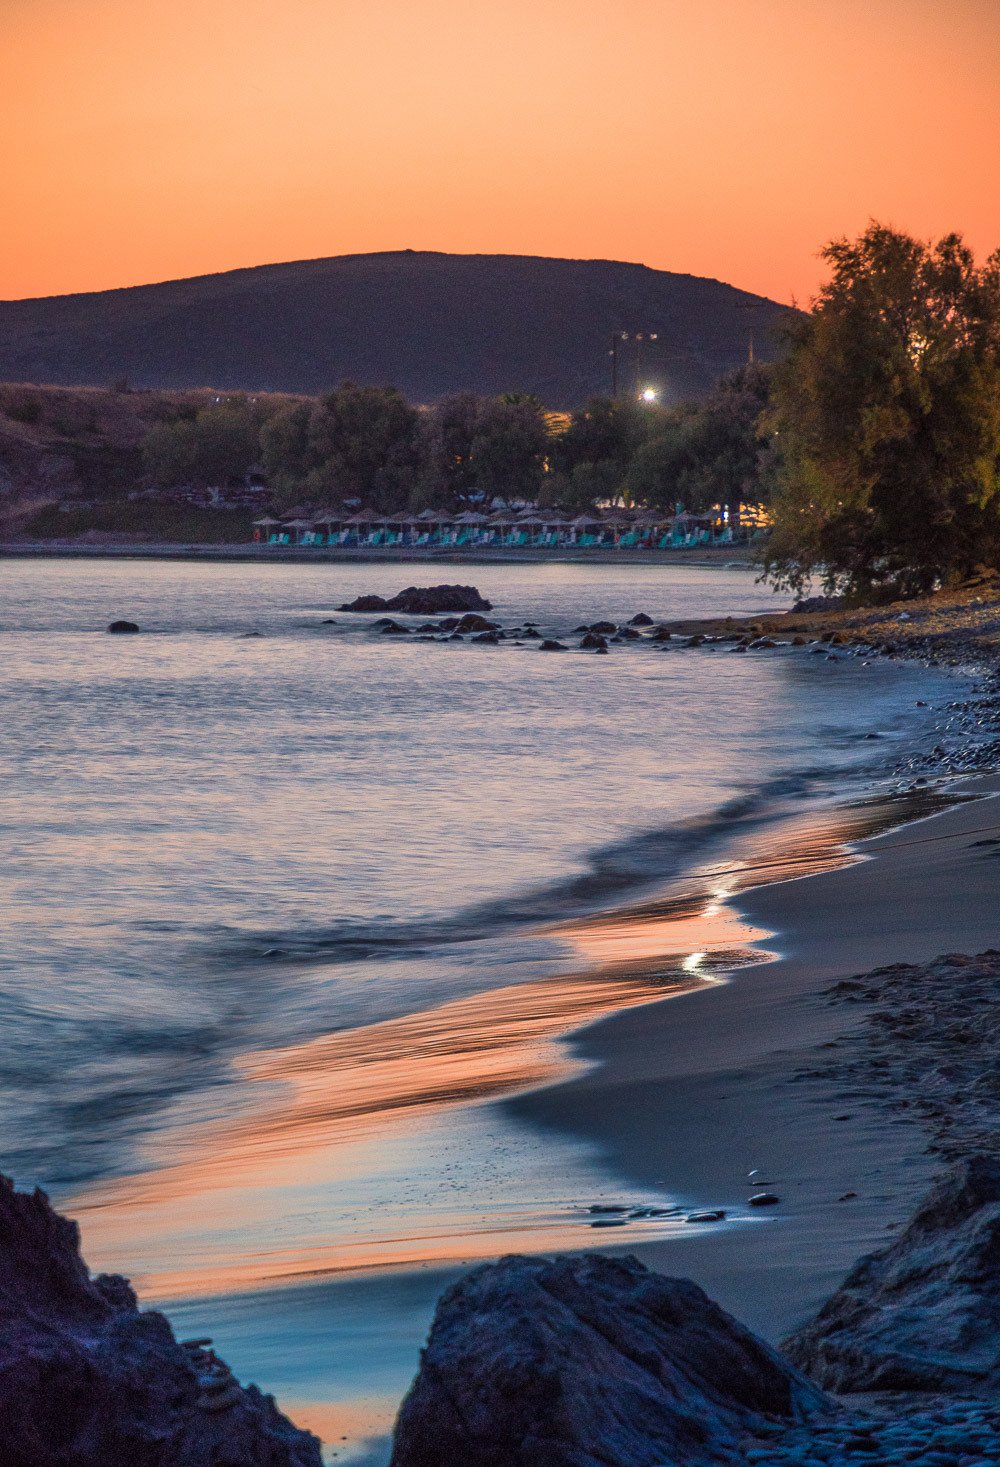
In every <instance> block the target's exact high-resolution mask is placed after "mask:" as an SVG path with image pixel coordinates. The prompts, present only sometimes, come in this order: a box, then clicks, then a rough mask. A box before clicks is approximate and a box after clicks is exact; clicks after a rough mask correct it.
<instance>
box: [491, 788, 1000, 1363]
mask: <svg viewBox="0 0 1000 1467" xmlns="http://www.w3.org/2000/svg"><path fill="white" fill-rule="evenodd" d="M963 787H964V789H965V790H966V791H967V792H970V793H974V794H975V795H977V796H979V798H976V799H974V800H972V801H970V802H967V803H963V804H960V805H956V806H953V807H952V808H950V809H948V810H945V811H943V812H941V813H938V814H935V815H933V816H932V817H929V818H928V819H926V820H923V821H920V822H918V823H915V824H914V823H910V824H907V825H905V826H901V827H899V828H897V829H895V830H892V831H890V832H889V833H887V834H883V835H879V836H876V837H874V838H872V839H869V840H864V841H861V842H859V843H858V844H857V846H856V847H855V849H856V852H857V854H858V855H859V856H860V857H862V859H861V860H858V861H855V862H852V863H851V864H849V865H844V866H841V867H840V868H839V869H837V870H833V871H827V872H825V873H823V874H819V875H811V876H809V877H808V878H807V879H801V880H798V879H793V880H791V881H781V882H775V883H774V884H771V885H766V886H757V887H754V888H752V889H750V890H747V891H746V892H744V893H742V894H741V895H739V896H738V897H736V898H735V899H733V900H732V905H733V906H734V908H735V910H736V911H737V913H738V915H739V916H740V917H741V918H742V919H743V920H744V921H746V922H747V923H748V924H750V925H753V926H755V927H761V928H764V929H766V930H768V931H770V932H772V933H774V934H775V936H774V937H772V938H770V939H768V944H767V945H768V946H769V947H770V948H772V949H773V948H775V947H778V948H779V949H780V955H779V956H778V957H777V958H776V959H775V960H773V961H771V962H764V963H761V964H759V965H755V966H752V967H747V968H744V969H741V970H739V971H738V972H735V973H734V974H733V975H732V976H731V977H730V980H729V981H728V982H727V983H726V984H723V985H720V986H713V987H709V988H703V989H698V990H694V991H692V992H689V993H687V994H685V995H684V1000H683V1002H678V1003H670V1004H666V1003H660V1004H656V1005H653V1006H647V1007H645V1008H644V1009H642V1010H638V1011H632V1012H629V1013H620V1014H615V1015H612V1016H609V1017H607V1018H605V1019H603V1020H601V1021H600V1022H599V1023H598V1024H596V1025H593V1026H591V1027H590V1028H588V1029H586V1030H584V1031H582V1032H579V1033H577V1034H576V1035H575V1036H573V1038H572V1039H571V1040H570V1045H571V1049H572V1052H573V1054H574V1056H575V1057H576V1058H577V1059H578V1060H581V1061H585V1062H586V1065H585V1068H584V1069H583V1070H582V1071H581V1072H578V1073H577V1074H576V1075H575V1076H574V1077H573V1078H572V1079H569V1080H567V1081H563V1082H562V1083H559V1084H557V1085H554V1086H552V1087H549V1088H547V1089H544V1090H536V1091H534V1092H531V1093H527V1094H524V1095H520V1096H518V1097H516V1098H514V1099H509V1100H507V1101H505V1102H504V1104H505V1106H506V1107H507V1108H508V1109H509V1110H511V1111H512V1113H513V1114H515V1115H516V1116H517V1117H518V1118H519V1119H520V1120H522V1121H523V1122H525V1123H527V1124H530V1125H534V1126H536V1127H539V1128H541V1129H542V1130H547V1129H550V1128H551V1129H554V1130H557V1131H559V1132H561V1133H564V1134H565V1133H569V1134H572V1135H575V1136H579V1137H585V1138H587V1139H588V1140H589V1141H591V1142H592V1143H596V1144H597V1145H598V1146H599V1147H600V1149H601V1153H602V1155H603V1156H604V1157H605V1159H606V1160H607V1162H608V1163H609V1165H611V1166H612V1167H614V1168H615V1169H616V1170H617V1171H618V1172H619V1173H620V1174H621V1175H622V1176H623V1177H624V1178H627V1179H628V1180H629V1182H631V1183H632V1184H633V1185H635V1186H640V1187H641V1186H648V1185H650V1184H651V1183H652V1182H653V1181H654V1180H658V1179H663V1178H664V1177H665V1178H667V1179H668V1180H669V1183H670V1185H671V1186H672V1187H674V1188H675V1189H676V1190H677V1191H678V1193H679V1194H680V1195H681V1196H683V1197H690V1198H692V1199H695V1198H697V1199H698V1201H699V1202H700V1203H701V1204H702V1205H708V1203H709V1202H710V1203H711V1205H715V1206H726V1205H727V1204H728V1205H729V1206H730V1207H738V1206H740V1205H741V1204H742V1203H745V1199H746V1194H747V1192H748V1191H749V1190H750V1187H749V1184H748V1180H747V1173H748V1172H749V1171H750V1170H752V1169H754V1168H758V1169H759V1172H760V1176H761V1178H762V1179H763V1180H766V1181H767V1182H768V1183H771V1184H773V1187H774V1190H775V1191H776V1192H777V1193H778V1195H779V1196H781V1198H782V1202H781V1205H780V1206H778V1207H775V1208H773V1209H770V1210H769V1215H768V1216H767V1217H766V1218H764V1219H762V1220H761V1221H760V1222H759V1223H755V1224H754V1225H753V1226H739V1227H730V1226H727V1225H725V1224H723V1225H720V1226H719V1227H718V1228H717V1229H715V1230H709V1231H705V1230H700V1231H699V1232H698V1233H697V1234H692V1235H690V1236H684V1235H681V1236H679V1237H676V1236H675V1237H672V1238H671V1239H670V1240H669V1241H667V1242H664V1243H660V1242H648V1243H644V1242H643V1241H642V1238H641V1235H640V1234H639V1233H638V1232H635V1233H633V1235H632V1236H631V1237H627V1236H623V1237H622V1251H627V1252H635V1253H636V1254H637V1255H638V1256H639V1257H640V1258H641V1259H642V1260H643V1262H645V1263H647V1264H648V1265H649V1266H650V1267H653V1268H656V1269H658V1270H659V1271H661V1272H666V1273H670V1274H675V1275H676V1274H680V1275H683V1276H686V1277H692V1278H694V1279H695V1280H696V1281H697V1282H698V1283H699V1284H700V1285H701V1286H702V1287H704V1288H705V1289H706V1290H707V1291H708V1292H709V1293H710V1294H711V1295H712V1296H713V1297H714V1298H717V1299H718V1300H719V1302H720V1303H721V1304H722V1305H723V1307H725V1308H727V1309H729V1310H730V1311H731V1312H733V1313H734V1314H735V1315H736V1316H737V1317H738V1318H739V1319H741V1320H743V1321H744V1322H745V1323H747V1324H749V1325H750V1327H751V1328H753V1329H754V1330H756V1331H757V1332H758V1333H760V1334H762V1335H764V1337H765V1338H767V1339H769V1340H771V1341H773V1342H776V1341H778V1340H779V1339H781V1338H782V1337H783V1336H784V1335H785V1334H787V1333H788V1332H789V1331H790V1330H792V1329H793V1328H795V1327H796V1326H797V1325H799V1324H801V1323H802V1321H803V1320H804V1319H805V1318H806V1317H807V1316H809V1315H810V1314H811V1313H813V1312H815V1310H816V1309H817V1308H818V1307H819V1305H820V1304H821V1303H822V1301H823V1300H824V1299H825V1298H826V1297H827V1296H828V1295H829V1294H830V1293H831V1291H832V1290H833V1289H834V1288H835V1287H836V1285H837V1284H838V1283H839V1282H840V1280H841V1278H842V1277H843V1275H844V1274H845V1273H846V1272H847V1270H848V1269H849V1268H850V1267H851V1266H852V1265H853V1264H854V1262H855V1261H856V1259H857V1258H858V1256H859V1255H860V1254H862V1253H866V1252H868V1251H870V1250H872V1249H873V1248H876V1247H878V1246H881V1245H883V1244H884V1243H885V1242H886V1241H887V1239H888V1236H889V1235H890V1233H889V1230H890V1228H892V1227H893V1226H894V1225H896V1224H898V1223H900V1222H901V1221H903V1220H904V1219H905V1218H906V1217H907V1216H908V1215H909V1214H910V1213H911V1212H912V1211H913V1208H914V1205H915V1203H916V1201H917V1199H918V1197H919V1196H920V1194H921V1193H922V1192H923V1191H924V1190H926V1187H927V1184H928V1182H929V1179H930V1177H931V1175H932V1174H933V1172H934V1171H935V1169H936V1162H935V1160H934V1159H933V1157H932V1156H930V1155H928V1152H927V1142H928V1137H927V1134H926V1131H925V1130H924V1128H923V1126H922V1125H921V1123H920V1122H919V1120H918V1118H917V1116H916V1115H912V1116H911V1115H910V1114H909V1113H907V1112H900V1113H895V1114H893V1115H892V1116H891V1117H887V1116H886V1114H885V1113H884V1108H883V1107H882V1106H881V1105H880V1103H879V1102H878V1099H877V1098H873V1099H872V1101H871V1102H870V1103H859V1102H858V1101H857V1100H856V1099H851V1100H849V1101H848V1100H845V1098H844V1095H843V1093H842V1087H841V1085H840V1084H839V1082H838V1080H837V1077H836V1075H831V1076H829V1077H828V1078H827V1079H826V1080H825V1081H824V1080H823V1079H822V1078H819V1079H816V1080H814V1081H811V1082H810V1084H809V1086H808V1087H806V1086H804V1085H803V1084H801V1083H800V1080H799V1078H798V1077H799V1076H800V1075H801V1074H802V1072H803V1069H804V1067H805V1068H809V1067H815V1066H816V1065H817V1064H818V1063H819V1061H820V1060H821V1059H822V1058H823V1057H824V1055H825V1053H826V1051H825V1049H824V1047H825V1046H831V1045H833V1044H834V1043H836V1042H837V1041H839V1040H840V1039H842V1038H843V1037H844V1036H845V1034H849V1032H850V1030H851V1028H852V1026H856V1023H857V1017H856V1015H855V1014H854V1013H853V1012H851V1011H850V1010H847V1011H845V1010H844V1009H842V1008H837V1007H833V1006H831V1005H830V1004H829V1003H828V1002H827V1001H826V999H825V997H824V994H825V992H826V990H828V989H829V988H830V986H831V985H832V984H834V983H835V982H837V981H838V980H840V979H843V978H846V977H849V976H850V975H851V974H853V973H856V972H859V971H867V970H870V969H873V968H877V967H879V966H880V965H883V964H887V963H895V962H912V963H929V962H931V961H932V960H933V959H935V958H936V957H938V956H939V955H940V954H941V953H946V952H952V951H956V950H959V951H963V952H975V951H979V950H981V949H984V948H989V947H991V946H994V945H995V944H996V943H997V941H998V938H1000V921H998V919H997V917H996V915H995V907H994V903H995V890H996V877H995V870H994V869H993V868H992V867H991V865H990V864H989V863H988V862H984V861H983V860H982V858H981V851H980V850H978V849H977V848H975V846H974V844H973V843H974V842H975V841H976V840H977V839H980V838H981V833H982V830H983V829H984V828H987V829H990V830H992V829H997V830H998V831H1000V807H997V806H995V805H993V804H992V801H993V799H994V798H995V796H996V795H997V794H998V793H1000V777H997V776H981V777H979V778H976V779H975V780H972V781H968V782H966V783H965V784H964V786H963ZM637 1117H638V1118H641V1121H640V1122H638V1123H637ZM848 1192H855V1193H857V1194H858V1195H857V1196H856V1197H854V1198H851V1199H849V1200H848V1201H840V1200H838V1199H840V1198H842V1197H844V1196H845V1194H847V1193H848ZM625 1232H626V1234H627V1233H628V1230H627V1229H626V1230H625Z"/></svg>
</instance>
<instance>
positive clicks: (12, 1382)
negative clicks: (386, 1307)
mask: <svg viewBox="0 0 1000 1467" xmlns="http://www.w3.org/2000/svg"><path fill="white" fill-rule="evenodd" d="M203 1346H204V1342H202V1345H201V1346H196V1345H194V1344H191V1345H189V1346H187V1347H184V1346H182V1345H180V1344H178V1343H177V1341H176V1340H175V1339H174V1335H173V1331H172V1330H171V1328H170V1325H169V1324H168V1322H167V1320H166V1319H165V1318H164V1316H163V1315H162V1314H157V1313H155V1312H153V1311H152V1310H142V1311H140V1310H139V1308H138V1307H137V1304H136V1297H135V1295H134V1293H133V1292H132V1290H131V1288H130V1287H129V1285H128V1282H127V1280H125V1279H123V1278H119V1277H117V1276H116V1275H107V1274H102V1275H100V1276H99V1277H97V1278H91V1276H90V1273H89V1271H88V1269H87V1266H86V1264H85V1263H84V1262H83V1259H82V1258H81V1257H80V1238H79V1232H78V1229H77V1226H76V1224H75V1223H73V1222H70V1221H69V1220H68V1219H67V1218H64V1217H60V1215H59V1214H58V1213H57V1212H54V1211H53V1209H52V1208H51V1207H50V1205H49V1201H48V1198H47V1197H46V1196H45V1193H44V1192H40V1191H36V1192H34V1193H33V1194H29V1193H24V1192H16V1191H15V1190H14V1186H13V1183H12V1182H10V1181H9V1180H8V1179H7V1178H6V1177H0V1422H2V1426H0V1460H2V1461H3V1463H4V1467H70V1464H72V1467H108V1464H110V1463H122V1464H125V1463H128V1464H129V1467H132V1464H134V1467H320V1453H319V1442H318V1441H317V1439H316V1438H315V1437H314V1436H312V1435H311V1434H310V1433H309V1432H305V1431H300V1430H299V1429H298V1427H296V1426H293V1425H292V1423H291V1422H290V1421H289V1420H287V1418H286V1417H284V1416H282V1415H281V1413H280V1412H279V1411H278V1409H277V1407H276V1406H275V1404H274V1401H273V1399H272V1398H271V1397H270V1396H265V1395H262V1394H261V1392H260V1391H259V1390H258V1389H257V1387H256V1386H248V1387H246V1388H244V1387H242V1386H240V1385H239V1384H238V1383H237V1382H236V1381H235V1380H234V1379H233V1377H232V1376H231V1375H230V1373H229V1371H228V1369H227V1367H226V1366H225V1365H224V1364H223V1363H222V1361H220V1360H219V1359H218V1358H217V1357H216V1356H215V1355H214V1353H213V1352H212V1351H210V1350H207V1349H205V1348H204V1347H203Z"/></svg>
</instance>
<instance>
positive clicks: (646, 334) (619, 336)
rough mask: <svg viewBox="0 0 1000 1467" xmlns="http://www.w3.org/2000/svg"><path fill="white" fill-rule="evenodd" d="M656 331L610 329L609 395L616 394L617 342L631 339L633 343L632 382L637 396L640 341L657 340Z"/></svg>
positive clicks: (640, 366)
mask: <svg viewBox="0 0 1000 1467" xmlns="http://www.w3.org/2000/svg"><path fill="white" fill-rule="evenodd" d="M659 339H660V334H659V332H658V331H612V333H611V350H610V352H609V353H608V355H609V356H610V358H611V396H612V397H613V398H617V396H618V350H619V342H623V341H631V342H634V344H635V357H634V366H633V371H634V378H635V380H634V382H633V386H634V388H635V395H636V397H637V398H638V397H639V396H640V395H641V392H642V343H643V342H644V341H658V340H659Z"/></svg>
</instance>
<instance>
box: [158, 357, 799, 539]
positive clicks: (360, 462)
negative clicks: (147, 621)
mask: <svg viewBox="0 0 1000 1467" xmlns="http://www.w3.org/2000/svg"><path fill="white" fill-rule="evenodd" d="M768 380H769V379H768V373H767V370H766V369H765V368H763V367H753V366H748V367H747V368H745V369H743V370H742V371H740V372H737V373H736V374H735V375H733V376H732V377H729V378H726V379H725V380H724V381H722V382H721V383H720V384H719V385H718V387H717V388H716V390H715V392H714V393H713V394H712V396H711V397H710V398H709V399H708V401H706V402H703V403H700V404H691V405H684V406H681V407H676V408H673V409H665V408H663V407H660V406H658V405H656V404H650V403H645V402H641V403H637V402H629V401H621V400H618V401H614V400H611V399H609V398H594V399H592V400H591V401H590V402H588V403H586V404H585V405H584V406H583V407H582V408H580V409H579V410H578V411H577V412H574V413H571V414H564V413H551V412H547V411H546V409H545V407H544V405H543V404H542V403H540V402H539V401H538V400H537V398H534V397H532V396H530V395H527V394H523V393H508V394H505V395H504V396H501V397H481V396H478V395H476V394H475V393H459V394H457V395H455V396H452V397H447V398H444V399H443V400H442V401H440V402H437V403H435V404H433V405H432V406H430V407H428V408H425V409H420V408H416V407H414V406H413V405H412V404H411V403H409V402H407V401H406V399H405V398H404V397H403V396H402V395H401V394H400V393H399V392H397V391H396V390H395V389H394V388H391V387H369V386H358V385H357V384H355V383H353V382H343V383H341V384H340V386H339V387H337V388H336V389H335V390H334V391H332V392H329V393H326V394H324V395H323V396H321V397H319V398H311V399H305V398H289V399H281V398H274V397H269V398H257V399H255V398H252V397H250V396H246V395H242V394H240V395H230V396H227V397H225V398H222V399H220V400H219V402H217V403H212V404H209V405H207V406H202V407H200V408H197V409H196V408H194V407H191V408H190V409H188V410H183V411H180V412H179V413H178V414H177V415H176V416H175V417H174V418H173V419H172V420H171V421H167V422H161V423H157V424H155V425H154V426H153V427H152V428H151V429H150V431H149V433H148V434H147V435H146V437H145V439H144V441H143V444H142V454H143V463H144V467H145V472H146V476H147V478H148V480H149V482H150V484H151V485H154V486H159V487H161V488H164V489H167V488H174V487H176V486H178V485H182V484H190V485H193V486H207V485H226V484H229V483H234V482H240V481H242V480H243V479H244V477H245V476H246V475H247V473H249V472H251V471H253V470H255V469H256V470H259V471H260V472H261V473H262V474H263V476H264V478H265V481H266V483H267V484H268V486H269V487H270V489H271V492H272V495H273V502H274V504H275V506H276V507H277V508H279V509H280V508H282V507H285V508H287V507H289V506H291V505H293V504H299V503H302V504H311V505H314V506H318V505H320V504H322V505H324V506H330V507H337V506H340V505H343V504H345V503H350V502H355V501H360V502H361V503H363V504H364V505H365V507H366V508H368V509H372V510H375V511H377V512H384V511H396V510H399V509H401V508H404V509H410V510H414V511H416V510H420V509H424V508H432V509H441V510H446V511H455V510H459V509H461V508H462V507H464V506H467V505H469V504H470V503H482V502H484V501H485V502H489V501H491V500H492V499H494V498H500V499H503V500H505V501H508V502H509V501H510V500H517V499H523V500H526V501H529V502H533V503H534V502H537V503H539V504H541V505H543V506H545V507H546V508H549V509H554V508H559V509H561V510H564V511H565V512H566V513H574V514H579V513H582V512H586V511H587V510H592V509H594V508H596V507H598V506H599V505H601V504H608V503H629V504H641V505H648V506H650V507H651V508H671V509H672V508H673V507H674V505H675V504H676V503H677V502H683V504H684V505H685V507H686V508H689V509H701V508H706V507H708V506H709V505H710V504H713V503H717V502H719V501H720V498H721V499H722V500H724V501H726V502H728V501H730V500H732V499H734V498H738V497H740V496H742V498H743V499H744V500H748V499H754V500H759V499H761V498H763V497H765V495H766V493H767V492H768V490H767V481H768V478H769V474H770V463H769V451H768V449H767V447H766V445H765V444H763V443H762V442H761V441H760V440H759V439H758V437H757V432H756V421H757V419H758V417H759V415H760V413H761V411H762V409H763V407H764V406H765V405H766V403H767V400H768Z"/></svg>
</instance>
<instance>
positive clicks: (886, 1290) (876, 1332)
mask: <svg viewBox="0 0 1000 1467" xmlns="http://www.w3.org/2000/svg"><path fill="white" fill-rule="evenodd" d="M998 1264H1000V1160H998V1159H997V1158H996V1157H993V1156H985V1155H979V1156H972V1157H969V1158H967V1159H965V1160H963V1161H960V1162H958V1163H957V1164H956V1165H955V1166H953V1167H952V1168H951V1169H950V1170H949V1171H948V1172H947V1173H946V1174H945V1175H944V1176H943V1177H942V1179H941V1180H940V1182H938V1184H937V1186H936V1187H935V1188H934V1190H933V1191H932V1192H931V1194H930V1196H929V1197H928V1198H927V1201H926V1202H925V1203H924V1204H923V1206H922V1207H921V1208H920V1210H919V1211H918V1212H917V1213H916V1215H915V1216H914V1218H913V1219H912V1221H911V1222H910V1223H909V1224H908V1225H907V1227H906V1229H905V1231H904V1232H903V1233H902V1234H901V1235H900V1236H899V1237H898V1238H897V1239H896V1241H895V1242H894V1243H893V1244H892V1245H891V1246H890V1247H889V1248H886V1249H884V1250H883V1251H881V1252H879V1253H873V1254H871V1255H870V1256H869V1257H868V1258H863V1259H862V1260H861V1262H860V1263H858V1264H857V1266H856V1267H855V1268H854V1269H853V1270H852V1272H851V1273H850V1274H849V1275H848V1277H847V1278H846V1279H845V1280H844V1282H843V1284H842V1285H841V1286H840V1288H839V1289H838V1290H837V1292H836V1293H835V1294H833V1295H832V1296H831V1298H830V1299H828V1300H827V1302H826V1304H824V1306H823V1308H822V1309H821V1310H820V1312H819V1313H818V1314H817V1316H816V1318H815V1319H814V1320H812V1322H811V1323H810V1324H808V1325H806V1326H805V1328H803V1329H801V1330H799V1331H798V1332H797V1333H796V1334H794V1335H793V1336H792V1337H791V1338H790V1339H789V1340H787V1341H786V1342H785V1346H784V1348H785V1350H786V1351H787V1353H788V1356H789V1358H790V1359H791V1360H792V1361H794V1363H795V1364H796V1365H798V1366H800V1367H801V1368H802V1369H803V1370H805V1371H808V1373H809V1375H810V1376H812V1378H813V1379H814V1380H816V1381H818V1382H819V1383H820V1384H821V1385H823V1386H825V1387H826V1388H827V1389H829V1390H833V1391H840V1392H845V1391H956V1390H961V1391H965V1392H967V1393H968V1392H972V1391H977V1390H982V1389H989V1390H990V1391H991V1392H995V1391H996V1390H997V1388H998V1387H1000V1266H998Z"/></svg>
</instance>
